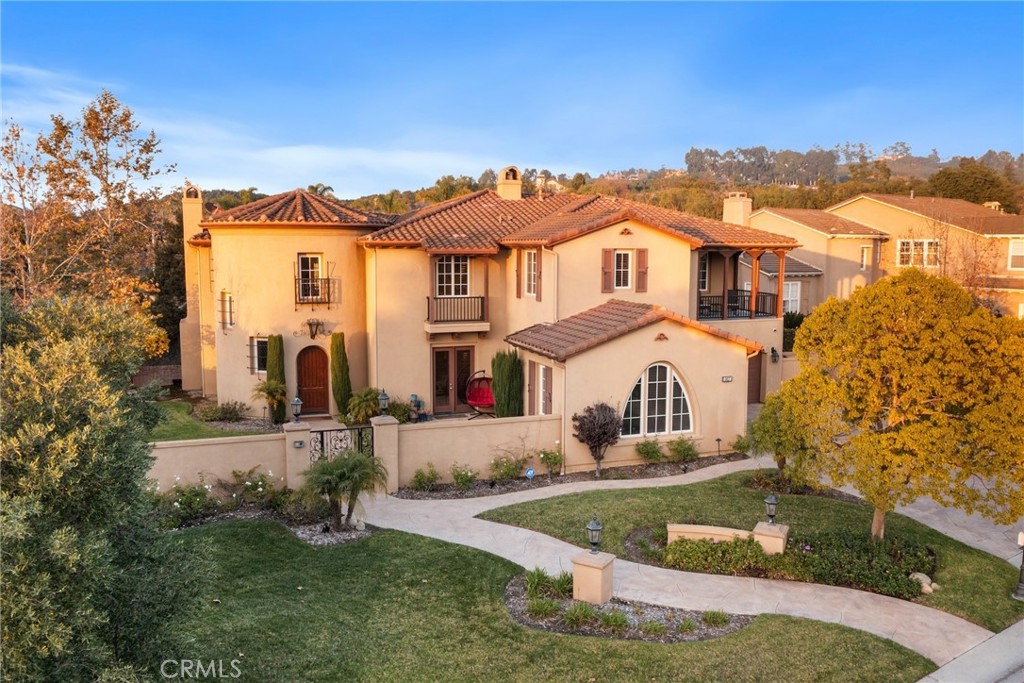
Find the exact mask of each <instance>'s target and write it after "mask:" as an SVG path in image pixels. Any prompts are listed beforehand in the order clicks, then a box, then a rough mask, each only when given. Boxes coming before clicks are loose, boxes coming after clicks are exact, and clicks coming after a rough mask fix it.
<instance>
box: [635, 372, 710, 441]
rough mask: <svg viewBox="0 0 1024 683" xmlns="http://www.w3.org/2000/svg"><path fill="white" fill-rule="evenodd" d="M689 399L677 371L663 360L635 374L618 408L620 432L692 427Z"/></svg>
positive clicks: (664, 431) (638, 433) (639, 433)
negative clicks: (634, 380) (622, 402)
mask: <svg viewBox="0 0 1024 683" xmlns="http://www.w3.org/2000/svg"><path fill="white" fill-rule="evenodd" d="M692 424H693V422H692V420H691V418H690V401H689V400H688V399H687V398H686V390H684V389H683V383H682V381H681V380H680V379H679V375H677V374H676V371H675V370H673V369H672V367H671V366H669V365H666V364H665V363H655V364H654V365H650V366H648V367H647V369H646V370H644V371H643V373H641V375H640V377H638V378H637V380H636V383H635V384H634V385H633V390H632V391H631V392H629V397H628V398H627V399H626V407H625V409H624V410H623V411H622V436H645V435H655V434H676V433H679V432H688V431H690V430H691V429H692Z"/></svg>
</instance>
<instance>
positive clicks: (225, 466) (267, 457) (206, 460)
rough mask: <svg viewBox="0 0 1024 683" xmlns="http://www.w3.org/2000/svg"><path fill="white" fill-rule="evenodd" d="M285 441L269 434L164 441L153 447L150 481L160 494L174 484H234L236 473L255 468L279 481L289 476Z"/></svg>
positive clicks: (278, 436) (276, 435)
mask: <svg viewBox="0 0 1024 683" xmlns="http://www.w3.org/2000/svg"><path fill="white" fill-rule="evenodd" d="M284 439H285V435H284V434H267V435H259V436H235V437H225V438H221V439H192V440H188V441H162V442H159V443H156V444H154V445H153V458H154V462H153V466H152V467H151V468H150V470H149V478H150V479H153V480H155V481H156V483H157V488H158V490H159V491H167V490H169V489H170V488H172V487H173V486H174V484H175V483H180V484H182V485H184V484H198V483H200V482H201V481H205V483H207V484H216V483H217V480H218V479H224V480H227V481H231V473H232V472H233V471H236V470H237V471H241V472H248V471H249V470H250V469H252V468H253V467H259V468H260V471H261V472H264V473H266V474H267V475H268V476H270V472H273V478H274V479H275V480H276V479H277V478H278V477H285V475H286V472H285V440H284ZM281 483H282V484H283V483H284V482H283V480H282V482H281Z"/></svg>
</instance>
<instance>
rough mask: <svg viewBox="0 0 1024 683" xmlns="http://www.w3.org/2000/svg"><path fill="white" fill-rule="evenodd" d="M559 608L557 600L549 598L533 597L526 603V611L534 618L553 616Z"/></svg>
mask: <svg viewBox="0 0 1024 683" xmlns="http://www.w3.org/2000/svg"><path fill="white" fill-rule="evenodd" d="M559 609H560V607H559V605H558V602H556V601H555V600H552V599H551V598H534V599H532V600H529V601H527V603H526V613H527V614H529V615H530V616H531V617H533V618H535V619H544V618H546V617H553V616H555V615H556V614H558V612H559Z"/></svg>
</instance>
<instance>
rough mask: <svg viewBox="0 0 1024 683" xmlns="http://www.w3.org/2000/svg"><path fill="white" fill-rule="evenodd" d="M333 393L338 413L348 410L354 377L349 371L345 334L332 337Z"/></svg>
mask: <svg viewBox="0 0 1024 683" xmlns="http://www.w3.org/2000/svg"><path fill="white" fill-rule="evenodd" d="M331 391H332V392H333V393H334V403H335V404H336V405H337V406H338V411H339V412H341V411H343V410H346V409H347V408H348V402H349V401H350V400H352V376H351V374H350V373H349V369H348V351H346V350H345V333H344V332H335V333H334V334H332V335H331Z"/></svg>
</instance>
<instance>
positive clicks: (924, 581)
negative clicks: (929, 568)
mask: <svg viewBox="0 0 1024 683" xmlns="http://www.w3.org/2000/svg"><path fill="white" fill-rule="evenodd" d="M910 578H912V579H913V580H914V581H917V582H918V583H919V584H921V585H922V586H930V585H932V580H931V579H930V578H929V577H928V575H927V574H922V573H921V572H914V573H913V574H911V575H910Z"/></svg>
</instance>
